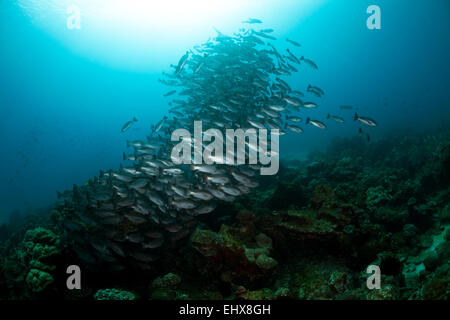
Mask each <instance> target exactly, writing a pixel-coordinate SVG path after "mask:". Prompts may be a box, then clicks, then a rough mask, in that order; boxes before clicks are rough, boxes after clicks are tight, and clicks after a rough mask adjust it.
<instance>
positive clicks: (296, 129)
mask: <svg viewBox="0 0 450 320" xmlns="http://www.w3.org/2000/svg"><path fill="white" fill-rule="evenodd" d="M286 129H288V130H290V131H292V132H295V133H303V129H302V128H300V127H299V126H296V125H293V124H287V123H286Z"/></svg>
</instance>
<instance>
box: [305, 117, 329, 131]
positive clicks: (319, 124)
mask: <svg viewBox="0 0 450 320" xmlns="http://www.w3.org/2000/svg"><path fill="white" fill-rule="evenodd" d="M308 123H311V124H312V125H313V126H315V127H317V128H319V129H326V128H327V126H326V125H325V123H323V122H322V121H319V120H311V119H310V118H306V124H308Z"/></svg>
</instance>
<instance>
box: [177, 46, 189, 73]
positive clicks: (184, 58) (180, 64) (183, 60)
mask: <svg viewBox="0 0 450 320" xmlns="http://www.w3.org/2000/svg"><path fill="white" fill-rule="evenodd" d="M188 59H189V51H186V53H185V54H184V56H182V57H181V59H180V61H179V62H178V65H177V67H176V69H175V75H179V74H180V72H181V71H182V70H183V68H184V66H185V65H186V62H187V60H188Z"/></svg>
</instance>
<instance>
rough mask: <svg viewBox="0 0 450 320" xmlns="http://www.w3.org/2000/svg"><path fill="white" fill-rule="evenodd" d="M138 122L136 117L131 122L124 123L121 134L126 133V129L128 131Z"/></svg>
mask: <svg viewBox="0 0 450 320" xmlns="http://www.w3.org/2000/svg"><path fill="white" fill-rule="evenodd" d="M137 121H138V120H137V119H136V117H133V120H130V121H128V122H127V123H125V124H124V125H123V127H122V132H125V131H127V130H128V129H130V127H131V126H132V124H133V123H134V122H137Z"/></svg>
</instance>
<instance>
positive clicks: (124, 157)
mask: <svg viewBox="0 0 450 320" xmlns="http://www.w3.org/2000/svg"><path fill="white" fill-rule="evenodd" d="M122 158H123V160H127V155H126V154H125V152H123V153H122Z"/></svg>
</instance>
